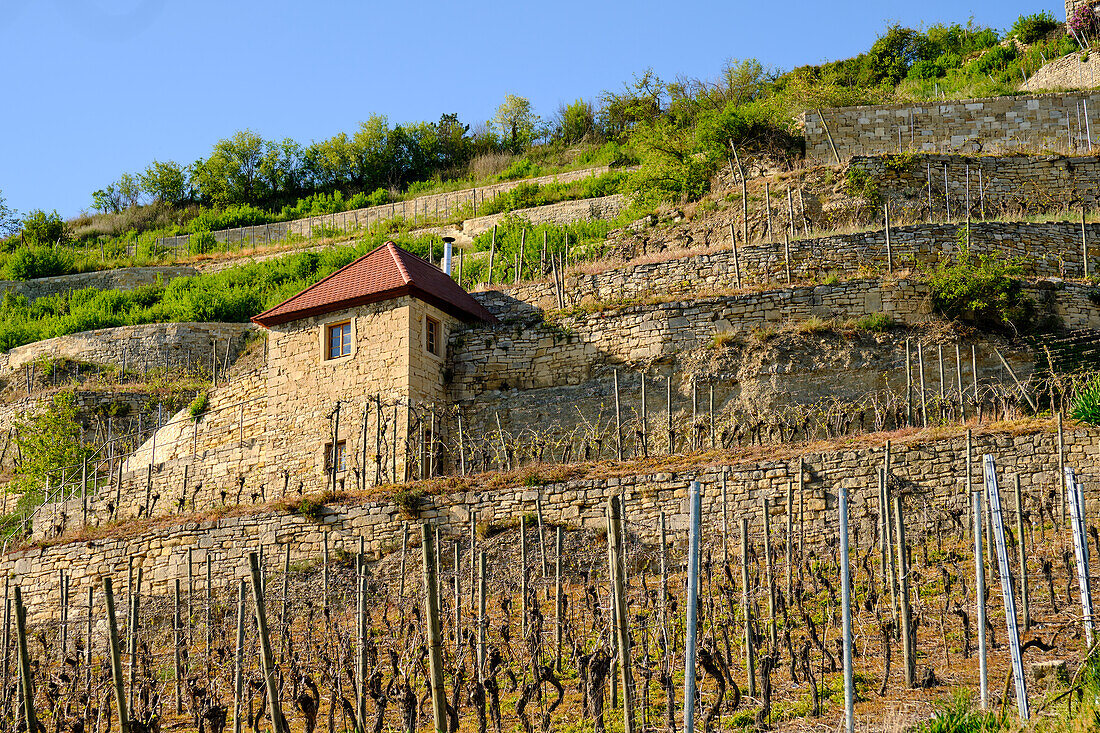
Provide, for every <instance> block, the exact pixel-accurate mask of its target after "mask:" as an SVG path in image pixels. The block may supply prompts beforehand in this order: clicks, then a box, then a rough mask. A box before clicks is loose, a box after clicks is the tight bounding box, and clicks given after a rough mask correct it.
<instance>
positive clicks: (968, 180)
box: [851, 130, 1100, 238]
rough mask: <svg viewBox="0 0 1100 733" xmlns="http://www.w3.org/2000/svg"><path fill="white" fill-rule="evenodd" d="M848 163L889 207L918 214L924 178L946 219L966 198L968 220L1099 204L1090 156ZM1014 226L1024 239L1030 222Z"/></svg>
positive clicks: (1096, 169) (924, 209) (924, 202)
mask: <svg viewBox="0 0 1100 733" xmlns="http://www.w3.org/2000/svg"><path fill="white" fill-rule="evenodd" d="M1098 133H1100V130H1098ZM851 167H852V168H859V169H862V170H864V171H866V172H868V173H869V174H871V175H872V176H873V177H874V179H875V181H874V182H875V187H876V188H877V190H878V192H879V193H880V194H882V196H883V197H884V198H886V199H887V200H888V201H890V202H891V204H892V206H893V207H894V210H895V211H896V210H897V208H898V207H900V208H902V209H903V210H906V211H908V212H910V213H911V214H912V215H916V216H919V217H922V218H927V217H928V212H929V206H930V205H929V196H928V183H929V181H931V184H932V198H931V211H932V214H933V216H934V217H935V218H937V219H940V218H946V217H947V213H948V208H949V207H950V213H951V218H953V219H955V220H964V219H966V210H967V203H968V202H969V206H970V217H971V219H973V220H978V219H984V218H986V217H987V216H989V217H991V218H992V217H994V216H1002V215H1007V216H1015V215H1020V214H1035V213H1038V212H1042V211H1058V212H1061V211H1065V210H1067V209H1069V210H1071V211H1079V210H1080V209H1081V208H1082V207H1083V208H1085V209H1087V210H1092V211H1095V210H1096V209H1098V208H1100V158H1098V157H1096V156H1075V157H1067V156H1064V155H1047V156H1034V155H1012V156H976V157H965V156H957V155H912V156H898V155H889V156H872V157H864V156H856V157H854V158H852V161H851ZM945 192H946V194H945ZM1015 226H1018V227H1020V233H1021V235H1024V236H1023V237H1022V238H1026V233H1027V232H1028V231H1029V230H1030V229H1031V227H1032V226H1034V225H1026V224H1023V225H1021V224H1016V225H1015ZM1078 238H1080V232H1078Z"/></svg>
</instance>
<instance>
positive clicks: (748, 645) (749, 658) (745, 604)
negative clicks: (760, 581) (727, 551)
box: [741, 518, 756, 697]
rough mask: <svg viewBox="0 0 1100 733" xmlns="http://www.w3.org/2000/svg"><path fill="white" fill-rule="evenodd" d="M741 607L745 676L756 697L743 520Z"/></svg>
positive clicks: (746, 526)
mask: <svg viewBox="0 0 1100 733" xmlns="http://www.w3.org/2000/svg"><path fill="white" fill-rule="evenodd" d="M741 589H742V595H741V605H742V612H743V615H744V618H745V675H746V677H747V679H748V683H749V697H756V656H755V653H754V651H753V643H752V603H751V601H750V599H749V520H747V519H744V518H742V519H741Z"/></svg>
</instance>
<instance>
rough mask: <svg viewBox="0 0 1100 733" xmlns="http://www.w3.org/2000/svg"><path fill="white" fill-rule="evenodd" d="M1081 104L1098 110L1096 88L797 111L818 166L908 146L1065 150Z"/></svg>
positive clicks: (912, 148) (937, 150)
mask: <svg viewBox="0 0 1100 733" xmlns="http://www.w3.org/2000/svg"><path fill="white" fill-rule="evenodd" d="M1081 103H1087V105H1088V108H1089V112H1090V117H1091V116H1094V115H1098V114H1100V92H1063V93H1057V94H1041V95H1030V96H1019V97H992V98H988V99H967V100H959V101H945V102H931V103H928V102H924V103H918V104H892V105H884V106H863V107H841V108H834V109H823V110H813V111H809V112H804V113H802V114H801V115H799V117H798V121H799V123H800V125H801V126H802V128H803V134H804V136H805V138H806V157H808V158H810V159H811V160H815V161H817V162H820V163H830V164H833V163H843V162H846V161H847V160H849V159H850V158H852V157H853V156H856V155H883V154H886V153H903V152H908V151H913V152H924V153H967V154H977V153H987V154H988V153H993V154H1004V153H1011V152H1015V151H1038V150H1057V151H1060V152H1072V149H1070V150H1067V145H1068V142H1067V133H1071V135H1070V137H1072V131H1073V130H1075V129H1076V128H1077V109H1078V105H1079V104H1081ZM899 133H900V135H899ZM830 137H831V138H832V139H831V141H830ZM834 147H835V152H834ZM838 157H839V159H840V160H837V158H838Z"/></svg>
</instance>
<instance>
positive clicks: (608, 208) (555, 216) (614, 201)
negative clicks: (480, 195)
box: [462, 194, 627, 237]
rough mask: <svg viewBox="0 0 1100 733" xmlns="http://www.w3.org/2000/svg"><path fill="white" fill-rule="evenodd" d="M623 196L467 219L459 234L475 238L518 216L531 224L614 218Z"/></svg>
mask: <svg viewBox="0 0 1100 733" xmlns="http://www.w3.org/2000/svg"><path fill="white" fill-rule="evenodd" d="M626 204H627V202H626V197H625V196H623V195H622V194H614V195H613V196H603V197H601V198H595V199H580V200H577V201H562V202H561V203H557V204H549V205H547V206H535V207H532V208H530V209H517V210H515V211H512V212H510V214H492V215H490V216H479V217H477V218H475V219H467V220H466V221H464V222H462V233H463V234H465V235H467V236H470V237H476V236H477V235H478V234H481V233H482V232H486V231H488V230H490V229H492V228H493V227H494V226H496V225H497V224H499V223H500V221H501V220H502V219H504V217H505V216H509V215H512V216H518V217H520V218H521V219H526V220H527V221H529V222H531V223H532V224H535V225H538V224H547V223H550V224H572V223H573V222H575V221H584V220H587V219H614V218H615V217H616V216H618V215H619V213H620V212H621V211H622V210H623V209H625V208H626Z"/></svg>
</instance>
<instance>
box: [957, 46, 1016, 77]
mask: <svg viewBox="0 0 1100 733" xmlns="http://www.w3.org/2000/svg"><path fill="white" fill-rule="evenodd" d="M1016 55H1017V54H1016V47H1015V46H994V47H993V48H991V49H989V50H988V51H986V52H985V53H984V54H982V55H981V56H980V57H978V58H976V59H974V60H973V61H971V62H970V63H969V64H967V69H968V70H970V71H974V72H977V73H979V74H992V73H994V72H997V73H1000V72H1003V71H1006V70H1007V69H1008V67H1009V64H1011V63H1012V62H1013V61H1015V60H1016Z"/></svg>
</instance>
